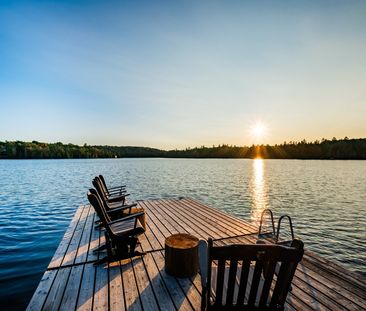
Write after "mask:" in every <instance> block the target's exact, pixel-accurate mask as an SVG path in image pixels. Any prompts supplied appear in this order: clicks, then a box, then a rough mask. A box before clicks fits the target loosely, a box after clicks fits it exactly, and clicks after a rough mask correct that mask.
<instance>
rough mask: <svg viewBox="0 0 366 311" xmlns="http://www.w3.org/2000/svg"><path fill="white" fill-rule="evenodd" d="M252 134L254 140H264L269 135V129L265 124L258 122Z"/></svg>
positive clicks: (252, 129) (253, 127)
mask: <svg viewBox="0 0 366 311" xmlns="http://www.w3.org/2000/svg"><path fill="white" fill-rule="evenodd" d="M251 133H252V135H253V137H254V138H257V139H259V138H263V137H264V136H265V135H266V134H267V128H266V126H265V125H264V124H263V123H261V122H257V123H256V124H254V125H253V126H252V128H251Z"/></svg>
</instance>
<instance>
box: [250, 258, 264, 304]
mask: <svg viewBox="0 0 366 311" xmlns="http://www.w3.org/2000/svg"><path fill="white" fill-rule="evenodd" d="M262 270H263V262H262V261H261V260H258V261H257V262H256V264H255V268H254V273H253V278H252V284H251V287H250V294H249V300H248V306H250V307H253V306H254V304H255V301H256V297H257V292H258V286H259V282H260V279H261V275H262Z"/></svg>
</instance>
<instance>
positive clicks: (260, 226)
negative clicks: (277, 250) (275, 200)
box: [258, 208, 276, 236]
mask: <svg viewBox="0 0 366 311" xmlns="http://www.w3.org/2000/svg"><path fill="white" fill-rule="evenodd" d="M266 213H269V214H270V216H271V222H272V232H273V236H275V233H276V229H275V225H274V220H273V213H272V211H271V210H270V209H269V208H266V209H265V210H263V212H262V215H261V222H260V223H259V229H258V236H259V235H260V234H261V232H262V222H263V216H264V215H265V214H266Z"/></svg>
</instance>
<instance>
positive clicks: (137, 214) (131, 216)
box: [108, 212, 145, 225]
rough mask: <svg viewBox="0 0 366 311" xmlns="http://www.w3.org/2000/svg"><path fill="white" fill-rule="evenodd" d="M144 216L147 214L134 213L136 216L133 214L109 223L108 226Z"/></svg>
mask: <svg viewBox="0 0 366 311" xmlns="http://www.w3.org/2000/svg"><path fill="white" fill-rule="evenodd" d="M144 214H145V212H139V213H134V214H131V215H129V216H126V217H123V218H120V219H116V220H113V221H110V222H109V223H108V225H111V224H114V223H117V222H122V221H125V220H129V219H133V218H137V217H139V216H142V215H144Z"/></svg>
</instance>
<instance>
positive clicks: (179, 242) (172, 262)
mask: <svg viewBox="0 0 366 311" xmlns="http://www.w3.org/2000/svg"><path fill="white" fill-rule="evenodd" d="M165 270H166V272H167V273H169V274H170V275H172V276H176V277H180V278H185V277H190V276H193V275H195V274H196V273H197V272H198V239H197V238H196V237H194V236H193V235H190V234H187V233H177V234H173V235H171V236H170V237H168V238H166V240H165Z"/></svg>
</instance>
